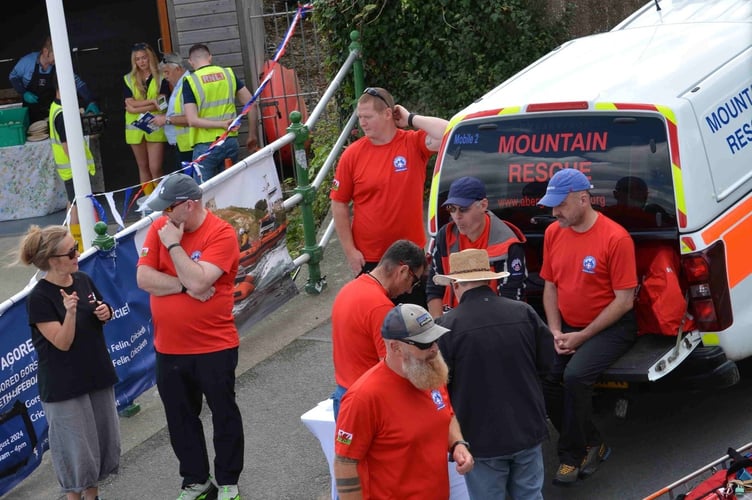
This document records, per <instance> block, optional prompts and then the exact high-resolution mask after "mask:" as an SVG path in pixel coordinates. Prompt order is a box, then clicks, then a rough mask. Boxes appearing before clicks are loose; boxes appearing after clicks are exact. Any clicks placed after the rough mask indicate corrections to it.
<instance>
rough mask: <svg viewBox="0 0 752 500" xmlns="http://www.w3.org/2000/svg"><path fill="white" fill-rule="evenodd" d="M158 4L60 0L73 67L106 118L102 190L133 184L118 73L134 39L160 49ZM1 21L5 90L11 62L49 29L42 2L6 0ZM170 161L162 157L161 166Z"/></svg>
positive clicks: (0, 70) (0, 78)
mask: <svg viewBox="0 0 752 500" xmlns="http://www.w3.org/2000/svg"><path fill="white" fill-rule="evenodd" d="M160 3H161V4H163V3H164V0H95V1H94V0H63V8H64V9H65V16H66V22H67V26H68V37H69V42H70V47H71V51H72V52H73V53H72V59H73V66H74V71H75V72H76V73H77V74H78V75H79V76H81V78H83V79H84V81H85V82H86V83H87V84H88V85H89V87H90V88H91V90H92V91H93V92H94V94H95V95H96V96H97V98H98V103H99V107H100V109H101V111H102V112H104V113H105V114H106V115H107V118H108V123H107V127H106V129H105V131H104V133H103V134H102V135H101V137H100V145H101V156H102V169H103V172H104V180H105V188H106V190H107V191H112V190H116V189H120V188H123V187H126V186H130V185H136V184H138V168H137V166H136V162H135V160H134V158H133V153H132V152H131V149H130V147H129V146H128V145H127V144H125V136H124V128H125V123H124V121H125V118H124V104H123V75H124V74H125V73H127V72H129V71H130V68H131V65H130V64H131V63H130V55H131V47H132V46H133V44H134V43H138V42H146V43H148V44H149V45H151V46H152V47H153V48H154V50H155V51H156V52H157V54H158V55H159V54H160V53H161V52H162V50H164V49H165V45H164V44H163V43H162V38H161V36H162V32H161V30H160V26H167V22H166V20H165V19H162V20H161V19H160V12H163V13H164V12H166V11H165V9H160V8H159V5H160ZM160 21H162V22H160ZM0 25H2V27H3V32H4V33H6V36H5V37H4V40H3V43H2V47H0V88H10V82H9V81H8V74H9V73H10V71H11V70H12V69H13V66H14V65H15V64H16V62H17V61H18V59H19V58H21V57H23V56H24V55H25V54H27V53H29V52H32V51H36V50H39V46H40V45H41V43H42V41H43V40H44V37H45V36H46V35H47V34H48V32H49V25H48V19H47V6H46V2H45V1H44V0H24V1H22V2H6V3H5V5H4V7H3V17H2V20H0ZM8 34H10V36H8ZM169 161H170V160H169V159H168V158H165V165H167V164H168V162H169ZM169 164H172V163H169Z"/></svg>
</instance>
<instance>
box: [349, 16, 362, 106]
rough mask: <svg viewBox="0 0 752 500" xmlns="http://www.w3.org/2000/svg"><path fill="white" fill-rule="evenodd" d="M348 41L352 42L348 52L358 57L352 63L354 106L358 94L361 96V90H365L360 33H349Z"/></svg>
mask: <svg viewBox="0 0 752 500" xmlns="http://www.w3.org/2000/svg"><path fill="white" fill-rule="evenodd" d="M350 40H352V42H351V43H350V52H357V53H358V55H359V56H360V57H358V58H357V59H355V61H354V62H353V83H354V85H355V102H353V106H354V105H355V103H356V102H357V100H358V97H360V94H362V93H363V90H364V89H365V76H364V72H363V46H362V45H361V44H360V32H359V31H351V32H350Z"/></svg>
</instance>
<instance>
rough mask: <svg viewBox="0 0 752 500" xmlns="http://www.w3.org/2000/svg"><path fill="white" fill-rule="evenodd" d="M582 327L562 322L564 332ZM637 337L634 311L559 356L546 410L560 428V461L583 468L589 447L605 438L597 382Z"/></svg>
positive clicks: (547, 385)
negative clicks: (596, 418) (596, 411)
mask: <svg viewBox="0 0 752 500" xmlns="http://www.w3.org/2000/svg"><path fill="white" fill-rule="evenodd" d="M576 330H579V329H578V328H572V327H570V326H568V325H562V331H563V332H564V333H566V332H571V331H576ZM636 338H637V323H636V322H635V316H634V312H633V311H630V312H628V313H627V314H625V315H624V316H623V317H622V318H621V319H620V320H619V321H617V322H616V323H614V324H613V325H611V326H610V327H608V328H606V329H605V330H603V331H601V332H599V333H598V334H596V335H595V336H593V337H591V338H590V339H588V340H587V341H586V342H585V343H584V344H582V345H581V346H580V347H578V348H577V351H575V353H574V354H570V355H560V354H559V355H557V357H556V361H555V362H554V366H553V368H552V370H551V373H550V374H549V375H548V376H546V377H544V379H543V394H544V397H545V400H546V411H547V412H548V417H549V418H550V419H551V423H553V424H554V427H556V430H558V431H559V444H558V447H557V450H558V455H559V462H560V463H564V464H568V465H573V466H577V467H579V466H580V464H581V463H582V459H583V458H585V454H586V449H587V447H588V446H596V445H599V444H600V443H601V442H602V441H603V439H602V438H601V435H600V433H599V432H598V429H597V428H596V427H595V424H594V423H593V385H594V384H595V382H596V381H597V380H598V377H599V376H600V375H601V373H603V372H604V371H605V370H606V369H607V368H608V367H609V366H611V365H612V364H613V363H614V361H616V360H617V359H619V358H620V357H621V356H622V355H623V354H624V353H625V352H627V350H629V348H630V347H631V346H632V344H633V343H634V341H635V339H636Z"/></svg>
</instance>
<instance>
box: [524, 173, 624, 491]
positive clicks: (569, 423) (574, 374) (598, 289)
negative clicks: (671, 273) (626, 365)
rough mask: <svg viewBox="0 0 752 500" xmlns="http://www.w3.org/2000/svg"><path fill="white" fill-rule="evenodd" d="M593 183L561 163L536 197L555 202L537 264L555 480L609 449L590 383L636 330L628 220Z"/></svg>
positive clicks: (572, 476) (578, 472) (579, 472)
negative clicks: (593, 196)
mask: <svg viewBox="0 0 752 500" xmlns="http://www.w3.org/2000/svg"><path fill="white" fill-rule="evenodd" d="M592 187H593V186H591V185H590V181H589V180H588V178H587V177H585V175H584V174H583V173H582V172H580V171H579V170H575V169H565V170H560V171H559V172H557V173H556V174H555V175H554V176H553V177H552V178H551V180H550V181H549V183H548V187H547V188H546V195H545V196H544V197H543V198H542V199H541V200H540V201H539V202H538V203H539V204H540V205H544V206H547V207H552V208H553V216H554V217H556V220H557V221H558V222H559V223H558V224H551V225H550V226H549V227H548V228H547V229H546V234H545V236H544V240H543V266H542V268H541V271H540V276H541V278H543V279H544V280H546V283H545V286H544V289H543V308H544V310H545V312H546V319H547V322H548V327H549V328H550V329H551V333H552V334H553V336H554V347H555V348H556V352H557V356H556V360H555V362H554V367H553V369H552V371H551V375H550V376H548V377H545V378H544V381H543V388H544V394H545V397H546V408H547V410H548V416H549V418H550V419H551V422H552V423H553V424H554V426H555V427H556V428H557V430H558V431H559V444H558V455H559V468H558V470H557V472H556V477H555V479H554V484H570V483H573V482H575V481H577V478H578V477H581V478H584V477H587V476H589V475H591V474H593V473H594V472H595V471H596V469H597V468H598V465H599V464H600V462H601V461H603V460H605V459H606V458H608V455H609V453H610V452H611V450H610V449H609V448H608V447H607V446H606V444H605V443H604V442H603V439H602V438H601V436H600V434H599V433H598V430H597V429H596V428H595V425H594V424H593V421H592V410H593V401H592V390H593V384H594V383H595V381H596V379H597V378H598V377H599V376H600V374H601V373H602V372H603V371H604V370H606V368H608V367H609V366H610V365H611V364H612V363H613V362H614V361H616V360H617V359H618V358H619V357H620V356H621V355H622V354H624V353H625V352H626V351H627V350H628V349H629V348H630V347H631V345H632V343H633V342H634V340H635V339H636V337H637V325H636V323H635V318H634V312H633V311H632V305H633V303H634V292H635V288H636V287H637V273H636V264H635V249H634V243H633V242H632V238H631V237H630V236H629V233H627V231H626V230H625V229H624V228H623V227H621V226H620V225H618V224H617V223H615V222H614V221H612V220H611V219H609V218H608V217H606V216H605V215H603V214H600V213H598V212H596V211H595V210H594V209H593V207H592V205H591V204H590V193H589V192H588V190H589V189H591V188H592Z"/></svg>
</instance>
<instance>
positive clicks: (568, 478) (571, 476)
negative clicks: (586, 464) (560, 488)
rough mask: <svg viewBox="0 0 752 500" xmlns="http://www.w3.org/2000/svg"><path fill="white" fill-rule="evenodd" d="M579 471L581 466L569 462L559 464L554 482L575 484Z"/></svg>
mask: <svg viewBox="0 0 752 500" xmlns="http://www.w3.org/2000/svg"><path fill="white" fill-rule="evenodd" d="M579 472H580V469H579V467H575V466H574V465H569V464H559V468H558V469H557V471H556V477H555V478H554V484H559V485H567V484H573V483H574V482H576V481H577V476H578V474H579Z"/></svg>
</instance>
